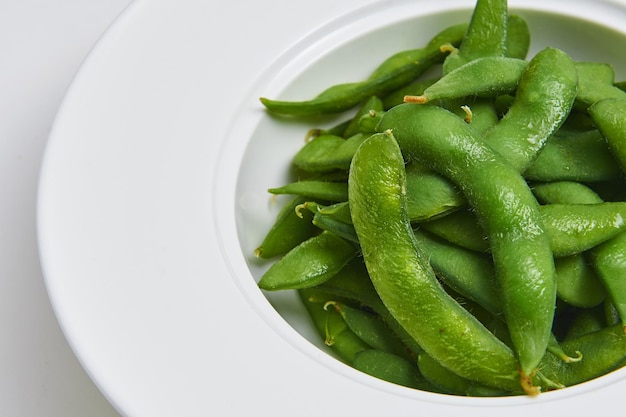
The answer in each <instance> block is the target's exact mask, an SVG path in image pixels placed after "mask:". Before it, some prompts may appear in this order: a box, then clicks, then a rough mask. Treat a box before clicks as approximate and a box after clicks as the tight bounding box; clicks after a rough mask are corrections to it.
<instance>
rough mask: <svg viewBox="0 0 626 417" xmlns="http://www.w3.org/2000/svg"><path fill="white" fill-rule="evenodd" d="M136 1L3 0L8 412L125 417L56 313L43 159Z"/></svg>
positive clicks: (4, 387)
mask: <svg viewBox="0 0 626 417" xmlns="http://www.w3.org/2000/svg"><path fill="white" fill-rule="evenodd" d="M129 2H130V0H54V1H51V0H0V198H1V199H2V200H1V201H2V203H1V204H0V320H1V324H0V416H7V417H22V416H23V417H43V416H45V417H79V416H80V417H86V416H89V417H115V416H119V414H118V412H116V410H115V409H114V408H113V407H112V406H111V405H110V404H109V402H108V401H107V400H106V398H104V397H103V396H102V394H101V393H100V392H99V391H98V389H97V387H96V386H95V385H94V384H93V383H92V382H91V380H90V379H89V377H88V376H87V374H86V373H85V371H84V370H83V368H82V367H81V366H80V364H79V363H78V361H77V360H76V357H75V356H74V354H73V353H72V351H71V349H70V347H69V345H68V343H67V341H66V339H65V337H64V336H63V334H62V333H61V330H60V328H59V325H58V323H57V321H56V318H55V317H54V314H53V311H52V308H51V306H50V303H49V301H48V297H47V294H46V289H45V285H44V281H43V277H42V274H41V270H40V266H39V259H38V253H37V241H36V229H35V206H36V191H37V181H38V174H39V166H40V161H41V158H42V156H43V152H44V149H45V145H46V140H47V135H48V132H49V129H50V126H51V124H52V122H53V120H54V117H55V114H56V111H57V108H58V106H59V104H60V103H61V100H62V98H63V95H64V93H65V90H66V89H67V87H68V86H69V84H70V82H71V80H72V77H73V75H74V74H75V72H76V71H77V70H78V68H79V66H80V64H81V62H82V60H83V59H84V58H85V56H86V55H87V54H88V53H89V51H90V49H91V48H92V46H93V45H94V44H95V43H96V41H97V40H98V38H99V36H100V35H101V34H102V33H103V32H104V31H105V30H106V29H107V27H108V26H109V25H110V24H111V23H112V21H113V20H114V19H115V18H116V17H117V16H118V15H119V13H121V12H122V10H123V9H124V8H125V7H126V6H127V5H128V3H129Z"/></svg>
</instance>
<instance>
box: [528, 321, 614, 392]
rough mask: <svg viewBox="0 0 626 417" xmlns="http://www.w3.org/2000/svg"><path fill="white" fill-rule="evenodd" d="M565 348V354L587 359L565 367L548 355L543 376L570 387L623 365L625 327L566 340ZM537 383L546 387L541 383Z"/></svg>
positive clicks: (543, 361) (554, 357) (542, 372)
mask: <svg viewBox="0 0 626 417" xmlns="http://www.w3.org/2000/svg"><path fill="white" fill-rule="evenodd" d="M561 347H562V348H563V350H564V351H565V352H572V353H574V352H581V354H582V355H583V360H581V361H578V362H573V363H567V364H564V363H563V362H562V361H561V359H560V358H558V357H556V356H554V355H546V356H545V357H544V358H543V360H542V361H541V375H543V376H544V377H545V378H547V379H549V380H550V381H553V382H555V383H557V384H559V385H560V386H565V387H569V386H572V385H576V384H580V383H582V382H586V381H589V380H591V379H594V378H597V377H599V376H602V375H605V374H607V373H609V372H611V371H613V370H615V369H616V368H618V367H619V366H621V365H622V363H623V361H624V358H626V335H624V332H623V330H622V326H621V325H617V326H611V327H607V328H604V329H602V330H599V331H596V332H592V333H587V334H585V335H583V336H579V337H576V338H572V339H568V340H565V341H563V342H562V343H561ZM538 379H539V378H538ZM535 382H536V383H537V384H540V385H544V386H545V383H542V382H541V381H540V380H536V381H535ZM546 388H549V387H547V386H546Z"/></svg>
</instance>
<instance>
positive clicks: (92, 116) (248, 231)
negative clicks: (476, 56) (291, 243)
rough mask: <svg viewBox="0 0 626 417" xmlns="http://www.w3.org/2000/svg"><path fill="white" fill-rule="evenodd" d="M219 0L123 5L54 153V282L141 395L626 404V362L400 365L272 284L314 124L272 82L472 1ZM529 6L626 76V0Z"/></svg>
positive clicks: (286, 402) (349, 76)
mask: <svg viewBox="0 0 626 417" xmlns="http://www.w3.org/2000/svg"><path fill="white" fill-rule="evenodd" d="M207 3H208V2H205V1H200V0H198V1H194V0H190V1H185V2H173V1H166V0H163V1H151V2H147V1H145V2H142V1H139V2H136V3H134V4H133V5H132V6H131V7H130V8H129V9H128V10H127V11H126V12H125V13H124V14H123V15H122V16H121V17H120V19H119V20H118V21H117V22H116V24H115V25H114V26H113V27H112V28H111V30H110V31H109V32H108V33H107V35H106V36H105V37H104V38H103V39H102V40H101V41H100V42H99V43H98V45H97V46H96V48H95V49H94V51H93V53H92V54H91V55H90V56H89V58H88V59H87V61H86V62H85V64H84V65H83V67H82V69H81V71H80V72H79V73H78V74H77V77H76V79H75V81H74V83H73V85H72V87H71V88H70V90H69V92H68V94H67V98H66V99H65V101H64V104H63V106H62V108H61V109H60V111H59V115H58V118H57V120H56V122H55V125H54V128H53V130H52V132H51V136H50V143H49V146H48V149H47V151H46V156H45V160H44V164H43V168H42V175H41V185H40V194H39V212H38V223H39V224H38V231H39V239H40V249H41V258H42V266H43V269H44V274H45V277H46V283H47V286H48V290H49V295H50V299H51V301H52V304H53V306H54V309H55V312H56V314H57V316H58V318H59V321H60V323H61V326H62V328H63V330H64V332H65V334H66V336H67V338H68V340H69V342H70V344H71V345H72V347H73V349H74V351H75V352H76V355H77V356H78V358H79V360H80V361H81V362H82V364H83V365H84V367H85V368H86V370H87V371H88V373H89V374H90V376H91V377H92V378H93V380H94V381H95V382H96V384H97V385H98V386H99V387H100V388H101V389H102V391H103V393H104V394H105V395H106V396H107V397H108V398H109V399H110V400H111V402H112V403H113V404H114V405H115V406H116V407H117V408H118V410H120V412H121V413H122V414H124V415H128V416H150V417H155V416H172V415H179V416H192V415H209V414H210V413H216V412H217V413H220V415H245V414H244V413H248V414H249V413H253V412H256V413H269V412H272V413H273V414H274V415H277V416H287V415H298V416H308V415H318V414H319V413H327V412H330V410H332V412H333V413H349V415H362V416H374V415H381V414H383V413H385V414H390V413H397V412H402V413H407V414H408V413H410V412H416V413H417V412H420V413H431V414H434V415H452V414H457V413H460V412H462V413H464V414H465V415H468V416H479V415H480V416H496V415H498V416H499V415H501V413H502V412H506V413H507V414H509V415H526V414H528V413H533V412H534V413H536V412H541V413H543V412H556V411H559V412H568V413H570V414H572V413H575V415H582V413H583V412H593V411H595V410H596V408H597V404H600V403H601V404H603V405H606V406H607V407H608V406H609V405H615V406H618V405H619V404H620V397H619V393H620V391H623V390H624V389H626V380H625V377H626V371H623V370H620V371H616V372H614V373H611V374H609V375H607V376H604V377H602V378H598V379H597V380H594V381H590V382H588V383H585V384H581V385H579V386H575V387H571V388H567V389H564V390H560V391H555V392H550V393H545V394H542V395H541V396H539V397H538V398H527V397H514V398H497V399H493V398H487V399H479V398H462V397H453V396H446V395H437V394H431V393H425V392H420V391H416V390H411V389H408V388H404V387H399V386H396V385H393V384H389V383H387V382H384V381H381V380H378V379H375V378H372V377H369V376H367V375H364V374H362V373H360V372H358V371H355V370H353V369H352V368H350V367H348V366H346V365H344V364H342V363H340V362H339V361H337V360H336V359H334V358H333V357H332V356H330V355H329V354H328V353H327V352H326V351H325V350H324V347H323V345H322V344H321V343H320V342H319V341H318V339H317V336H316V335H315V333H314V332H313V331H312V330H311V328H310V326H309V325H308V321H307V319H306V316H305V314H304V313H303V311H302V309H301V307H300V306H299V304H298V303H297V301H296V300H295V297H293V294H290V293H285V294H282V293H276V294H269V295H268V294H264V293H262V292H261V291H260V290H259V289H258V288H257V286H256V280H257V279H258V278H259V277H260V275H261V274H262V272H263V271H264V269H265V268H266V267H267V265H265V264H263V263H260V262H259V261H258V260H256V259H255V258H254V256H253V251H254V248H255V247H256V246H257V245H258V243H259V242H260V241H261V239H262V237H263V235H264V234H265V232H266V231H267V229H268V228H269V226H270V225H271V223H272V222H273V220H274V216H275V214H276V212H277V209H278V207H279V204H273V203H271V200H270V197H269V195H268V193H267V192H266V190H267V188H269V187H272V186H276V185H282V184H283V183H284V182H285V181H287V178H288V169H289V163H290V159H291V157H292V156H293V155H294V153H295V152H296V151H297V150H298V149H299V148H300V147H301V146H302V143H303V139H304V133H305V132H306V131H307V130H308V129H309V128H310V127H312V126H311V122H310V121H308V122H299V121H286V120H283V119H281V118H274V117H270V116H269V115H268V114H266V113H265V112H264V111H263V109H262V107H261V105H260V103H259V101H258V97H260V96H267V97H272V98H276V97H281V98H293V99H300V98H309V97H312V96H314V95H315V94H317V93H318V92H319V91H321V90H322V89H323V88H325V87H327V86H329V85H332V84H335V83H337V82H343V81H355V80H359V79H361V78H364V77H365V76H367V75H368V73H369V71H371V70H372V69H373V67H374V66H375V65H376V64H377V63H378V62H380V61H381V60H382V59H384V58H385V57H387V56H389V55H390V54H391V53H394V52H396V51H399V50H402V49H408V48H414V47H419V46H422V45H423V44H424V43H425V42H426V41H428V40H429V38H430V37H431V36H432V35H433V34H434V33H436V32H437V31H439V30H440V29H441V28H442V27H444V26H447V25H450V24H452V23H456V22H460V21H464V20H467V19H468V17H469V15H470V13H471V9H472V8H473V5H474V4H473V2H472V1H469V0H467V1H462V0H440V1H437V2H431V1H427V0H423V1H408V0H406V1H397V2H396V1H394V2H373V3H370V4H368V5H365V6H361V5H360V4H362V3H361V2H358V1H356V0H353V1H350V2H341V4H338V3H339V2H333V1H331V0H323V1H317V2H315V4H306V5H298V6H297V7H294V5H293V4H292V2H289V1H287V0H266V1H265V2H252V3H246V5H245V7H243V6H241V5H238V4H235V3H233V2H231V3H225V4H219V5H209V4H207ZM509 6H510V9H511V10H512V11H515V12H516V13H519V14H521V15H523V16H524V17H526V18H527V20H528V22H529V24H530V27H531V34H532V37H533V38H532V39H533V42H532V50H531V55H532V54H534V53H535V52H536V51H538V50H539V49H541V48H542V47H544V46H555V47H559V48H561V49H563V50H565V51H567V52H569V53H570V54H571V55H572V57H573V58H574V59H576V60H596V61H602V62H608V63H611V64H613V65H614V67H615V69H616V74H617V78H618V79H621V78H626V53H624V52H623V50H624V49H623V48H622V47H620V45H626V29H625V28H624V26H623V22H626V2H624V1H615V0H614V1H610V0H602V1H598V0H594V1H591V0H588V1H583V0H573V1H568V2H563V1H545V0H544V1H538V0H518V1H510V3H509ZM269 9H271V10H272V13H266V10H269ZM291 16H293V18H291ZM337 16H339V17H337ZM335 120H339V119H338V118H326V119H323V120H319V121H318V122H319V123H325V124H329V125H330V124H332V122H333V121H335ZM503 408H505V410H503Z"/></svg>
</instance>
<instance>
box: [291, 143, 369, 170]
mask: <svg viewBox="0 0 626 417" xmlns="http://www.w3.org/2000/svg"><path fill="white" fill-rule="evenodd" d="M365 139H367V136H366V135H364V134H362V133H357V134H355V135H353V136H351V137H349V138H347V139H344V138H342V137H339V136H335V135H321V136H318V137H316V138H315V139H312V140H311V141H309V142H308V143H307V144H306V145H304V146H303V147H302V148H301V149H300V150H299V151H298V152H297V153H296V155H295V156H294V158H293V164H294V166H296V167H298V168H300V169H302V170H305V171H308V172H311V173H320V172H332V171H334V170H345V171H347V170H348V168H349V167H350V161H352V156H353V155H354V152H356V148H358V147H359V145H360V144H361V143H362V142H363V141H364V140H365Z"/></svg>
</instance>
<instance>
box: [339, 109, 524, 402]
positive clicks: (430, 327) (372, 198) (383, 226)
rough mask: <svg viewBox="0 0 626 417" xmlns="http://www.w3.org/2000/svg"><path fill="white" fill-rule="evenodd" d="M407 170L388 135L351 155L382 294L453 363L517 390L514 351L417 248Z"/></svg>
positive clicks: (362, 234)
mask: <svg viewBox="0 0 626 417" xmlns="http://www.w3.org/2000/svg"><path fill="white" fill-rule="evenodd" d="M420 107H421V106H420ZM427 107H430V106H427ZM455 117H456V116H455ZM405 175H406V172H405V169H404V159H403V157H402V154H401V152H400V149H399V148H398V145H397V143H396V141H395V139H394V138H393V136H392V135H391V134H389V133H381V134H377V135H373V136H371V137H370V138H369V139H368V140H367V141H365V142H364V143H363V144H362V145H361V147H359V150H358V151H357V153H356V154H355V156H354V159H353V160H352V165H351V168H350V175H349V178H348V185H349V196H350V200H349V203H350V210H351V214H352V221H353V223H354V227H355V229H356V231H357V235H358V236H359V242H360V244H361V250H362V254H363V259H364V261H365V264H366V266H367V270H368V272H369V275H370V279H371V280H372V283H373V285H374V287H375V288H376V291H377V292H378V294H379V295H380V298H381V300H382V301H383V303H384V304H385V306H386V307H387V308H388V309H389V311H390V312H391V314H392V315H393V316H394V317H395V318H396V320H397V321H398V322H399V323H400V324H401V325H402V326H403V327H404V328H405V329H406V331H407V332H408V333H409V334H410V335H412V336H413V337H414V338H415V340H416V341H417V342H418V343H419V345H420V346H421V347H422V348H423V349H424V350H425V351H426V352H428V354H429V355H431V356H432V357H434V358H435V359H437V360H438V361H440V362H441V363H443V364H445V366H446V367H447V368H449V369H451V370H453V371H454V372H455V373H457V374H458V375H461V376H463V377H466V378H468V379H472V380H476V381H479V382H482V383H484V384H486V385H490V386H495V387H499V388H502V387H505V388H507V389H510V390H519V389H520V386H521V383H520V377H519V368H518V367H519V365H518V362H517V359H516V358H515V355H514V354H513V352H512V351H511V350H510V349H509V348H508V347H507V346H506V345H504V344H503V343H502V342H501V341H500V340H498V339H497V338H496V337H495V336H494V335H493V334H491V333H490V332H489V331H488V330H487V329H486V328H485V327H484V326H483V325H482V324H481V323H480V322H479V321H478V320H477V319H476V318H475V317H473V316H472V315H471V314H469V313H468V312H467V311H466V310H465V309H464V308H463V307H461V306H460V305H459V304H458V303H457V302H456V301H455V300H454V299H453V298H451V297H450V296H449V295H448V294H447V293H446V292H445V291H444V290H443V288H442V287H441V285H440V284H439V283H438V281H437V278H436V277H435V274H434V272H433V271H432V269H431V268H430V266H429V264H428V261H427V259H426V258H425V257H424V255H423V254H422V252H421V251H420V249H419V248H418V246H417V244H416V242H415V237H414V235H413V231H412V229H411V224H410V222H409V220H408V216H407V212H406V196H405V194H404V191H403V190H404V187H405V181H406V180H405Z"/></svg>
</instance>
